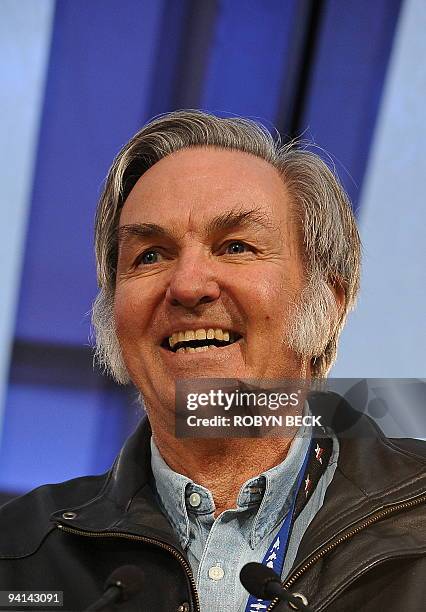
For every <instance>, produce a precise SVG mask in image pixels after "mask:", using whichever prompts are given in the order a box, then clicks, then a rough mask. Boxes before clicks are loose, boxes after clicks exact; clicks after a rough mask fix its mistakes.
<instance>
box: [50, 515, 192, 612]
mask: <svg viewBox="0 0 426 612" xmlns="http://www.w3.org/2000/svg"><path fill="white" fill-rule="evenodd" d="M56 526H57V527H58V529H61V531H66V532H67V533H74V534H77V535H82V536H87V537H92V538H125V539H126V540H136V541H139V542H144V543H145V544H154V545H155V546H159V547H160V548H163V549H164V550H167V551H168V552H170V553H171V554H172V555H173V556H174V557H175V558H176V559H177V560H178V561H179V563H180V564H181V566H182V568H183V569H184V571H185V573H186V575H187V577H188V579H189V582H190V585H191V592H192V595H193V598H194V601H195V611H196V612H201V608H200V600H199V598H198V592H197V587H196V584H195V580H194V576H193V574H192V571H191V568H190V566H189V565H188V563H187V562H186V560H185V558H184V557H183V556H182V555H181V554H179V553H178V551H177V550H176V549H175V548H173V547H172V546H169V545H168V544H164V543H163V542H160V541H159V540H155V539H153V538H147V537H144V536H136V535H132V534H130V533H122V532H118V531H109V532H105V533H97V532H95V531H82V530H80V529H75V528H72V527H65V526H64V525H61V524H60V523H56Z"/></svg>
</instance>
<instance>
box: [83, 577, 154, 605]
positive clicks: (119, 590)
mask: <svg viewBox="0 0 426 612" xmlns="http://www.w3.org/2000/svg"><path fill="white" fill-rule="evenodd" d="M143 581H144V575H143V571H142V570H141V569H140V568H139V567H136V565H123V566H122V567H118V568H117V569H115V570H114V571H113V572H112V574H111V575H110V576H109V578H108V579H107V580H106V582H105V584H104V593H103V594H102V595H101V597H100V598H99V599H98V600H97V601H95V603H93V604H92V605H91V606H89V607H88V608H87V609H86V612H94V611H95V610H103V609H104V608H105V607H106V606H109V605H111V604H114V603H121V602H123V601H127V600H128V599H131V598H132V597H134V595H136V593H138V592H139V591H140V590H141V588H142V584H143Z"/></svg>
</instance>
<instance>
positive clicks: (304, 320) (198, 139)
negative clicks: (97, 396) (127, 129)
mask: <svg viewBox="0 0 426 612" xmlns="http://www.w3.org/2000/svg"><path fill="white" fill-rule="evenodd" d="M209 146H211V147H217V148H221V149H230V150H236V151H243V152H245V153H250V154H252V155H255V156H257V157H260V158H262V159H264V160H265V161H267V162H268V163H270V164H272V166H274V167H275V168H277V170H278V171H279V172H280V174H281V176H282V178H283V181H284V183H285V185H286V187H287V190H288V192H289V194H290V197H291V198H292V202H293V204H294V205H295V210H296V215H297V218H298V221H299V226H300V229H301V236H302V242H303V251H304V263H305V272H306V277H307V283H306V287H305V289H304V291H303V292H302V295H301V297H300V300H299V301H298V303H297V304H295V307H294V312H293V318H292V324H291V329H290V333H289V337H288V338H287V342H288V344H289V346H290V347H291V348H293V349H294V350H295V351H296V352H297V353H298V354H299V355H301V356H303V357H304V358H306V359H309V360H310V363H311V371H312V376H313V377H315V378H321V377H324V376H326V374H327V372H328V371H329V369H330V368H331V366H332V364H333V362H334V360H335V357H336V352H337V342H338V338H339V335H340V332H341V330H342V328H343V325H344V323H345V320H346V317H347V315H348V312H349V311H350V309H351V308H353V306H354V304H355V300H356V296H357V293H358V289H359V277H360V239H359V235H358V230H357V227H356V222H355V218H354V215H353V213H352V209H351V206H350V202H349V200H348V197H347V195H346V193H345V191H344V189H343V187H342V186H341V184H340V182H339V180H338V178H337V177H336V176H335V174H334V173H333V172H332V170H331V169H330V168H329V167H328V165H327V164H326V163H325V162H324V161H323V160H322V159H321V158H320V157H319V156H318V155H316V154H314V153H312V152H311V151H309V150H306V148H303V147H302V146H300V143H299V144H298V143H297V142H290V143H287V144H282V143H281V140H280V137H279V135H278V134H277V135H276V136H275V138H274V137H273V136H272V135H271V134H270V132H269V131H268V130H267V129H266V127H264V126H263V125H260V124H258V123H255V122H254V121H251V120H249V119H244V118H237V117H231V118H219V117H216V116H214V115H210V114H207V113H204V112H202V111H195V110H190V111H176V112H173V113H168V114H166V115H163V116H160V117H158V118H156V119H154V120H153V121H151V122H150V123H148V124H147V125H146V126H145V127H143V128H142V130H140V131H139V132H138V133H137V134H136V135H135V136H134V137H133V138H132V139H131V140H130V141H129V142H128V143H127V144H126V145H125V146H124V147H123V148H122V149H121V151H120V152H119V154H118V155H117V157H116V158H115V160H114V162H113V164H112V167H111V169H110V171H109V173H108V176H107V179H106V183H105V188H104V191H103V193H102V196H101V198H100V201H99V204H98V209H97V213H96V228H95V249H96V262H97V276H98V283H99V287H100V292H99V294H98V296H97V298H96V300H95V303H94V305H93V313H92V323H93V327H94V330H95V336H96V353H95V358H96V359H97V361H98V363H99V364H100V366H101V368H102V369H103V370H104V371H105V372H107V373H109V374H111V375H112V376H113V378H115V380H116V381H117V382H119V383H122V384H126V383H128V382H129V381H130V379H129V375H128V372H127V370H126V367H125V364H124V362H123V358H122V355H121V349H120V345H119V343H118V339H117V336H116V333H115V326H114V315H113V309H114V292H115V277H116V267H117V258H118V225H119V218H120V213H121V209H122V206H123V204H124V202H125V200H126V198H127V196H128V195H129V193H130V191H131V190H132V188H133V187H134V185H135V184H136V182H137V181H138V179H139V178H140V177H141V176H142V175H143V174H144V173H145V172H146V171H147V170H148V169H149V168H151V167H152V166H153V165H154V164H155V163H156V162H158V161H159V160H161V159H163V158H164V157H166V156H167V155H170V154H171V153H175V152H176V151H179V150H181V149H187V148H190V147H209ZM330 285H332V286H335V285H338V286H339V287H340V288H341V289H343V291H344V295H345V304H344V306H343V308H341V309H339V308H338V306H337V304H336V300H335V296H334V293H333V291H332V290H331V288H330Z"/></svg>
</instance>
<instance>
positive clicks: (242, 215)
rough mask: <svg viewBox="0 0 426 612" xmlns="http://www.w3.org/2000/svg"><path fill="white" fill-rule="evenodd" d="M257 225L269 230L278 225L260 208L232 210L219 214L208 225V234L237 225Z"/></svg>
mask: <svg viewBox="0 0 426 612" xmlns="http://www.w3.org/2000/svg"><path fill="white" fill-rule="evenodd" d="M250 226H252V227H253V226H255V227H256V226H257V227H260V228H261V229H267V230H269V231H273V230H276V229H277V227H276V226H275V225H274V224H273V223H271V220H270V219H269V217H268V216H267V215H265V213H264V212H262V211H261V210H260V209H259V208H251V209H247V210H244V209H239V210H231V211H229V212H227V213H224V214H222V215H218V216H217V217H215V218H214V219H212V220H211V221H209V222H208V223H207V225H206V231H207V233H208V234H214V233H216V232H221V231H226V230H231V229H235V228H237V227H241V228H244V227H250Z"/></svg>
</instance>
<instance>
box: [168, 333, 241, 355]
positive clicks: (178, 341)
mask: <svg viewBox="0 0 426 612" xmlns="http://www.w3.org/2000/svg"><path fill="white" fill-rule="evenodd" d="M241 338H242V336H241V335H240V334H237V333H236V332H234V331H231V330H227V329H221V328H216V329H213V328H208V329H204V328H200V329H197V330H192V329H189V330H181V331H177V332H174V333H173V334H172V335H171V336H167V337H166V338H164V339H163V341H162V343H161V346H162V347H163V348H164V349H166V350H168V351H170V352H172V353H177V354H178V353H197V352H202V351H210V350H216V349H221V348H225V347H227V346H230V345H231V344H234V343H235V342H238V340H241Z"/></svg>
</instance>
